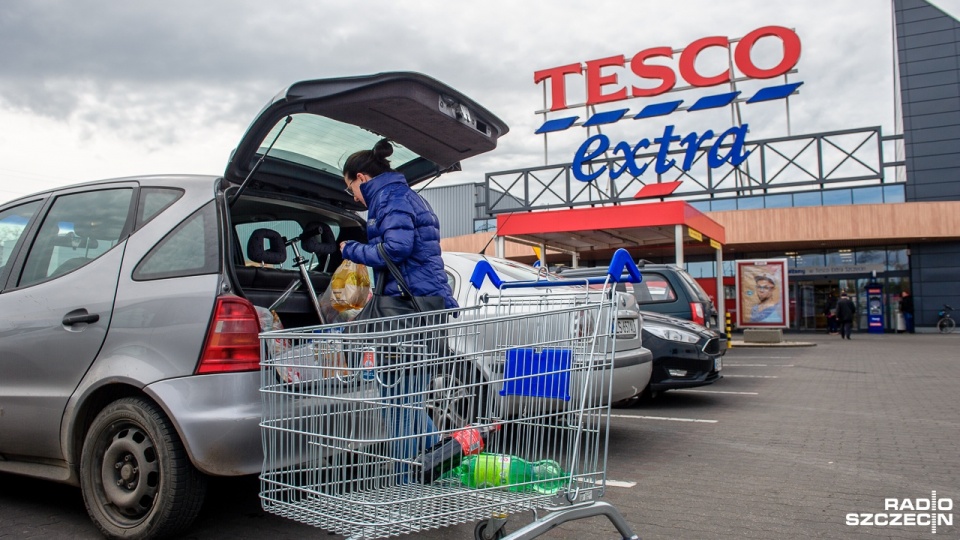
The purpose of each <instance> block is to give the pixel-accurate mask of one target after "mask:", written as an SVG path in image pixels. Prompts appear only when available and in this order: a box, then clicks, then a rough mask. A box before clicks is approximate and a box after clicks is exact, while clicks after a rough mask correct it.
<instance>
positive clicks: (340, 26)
mask: <svg viewBox="0 0 960 540" xmlns="http://www.w3.org/2000/svg"><path fill="white" fill-rule="evenodd" d="M889 9H890V8H889V4H888V3H887V2H877V3H870V4H864V3H863V2H861V1H855V0H810V1H807V2H794V1H790V0H776V1H771V2H762V3H761V2H756V1H750V0H731V1H730V2H724V3H716V2H713V1H707V0H685V1H684V2H674V3H672V4H662V3H661V4H651V3H648V2H634V1H625V0H619V1H617V0H597V1H596V2H593V3H591V4H590V5H584V4H583V3H582V2H577V1H574V0H551V1H529V2H515V1H513V0H487V1H485V2H469V3H467V2H462V3H460V2H458V3H453V2H441V1H437V0H415V1H404V2H396V1H395V0H394V1H389V2H388V1H379V0H377V1H363V2H335V1H325V0H308V1H307V0H277V1H274V2H269V3H265V2H262V1H252V0H203V1H197V0H166V1H163V2H160V1H149V0H143V1H126V2H117V1H113V0H110V1H108V0H5V1H4V2H3V7H2V10H0V51H2V53H3V54H0V108H4V109H10V110H17V111H21V112H26V113H30V114H35V115H37V116H39V117H43V118H46V119H54V120H56V121H58V122H62V123H69V124H70V125H71V126H74V127H77V128H78V131H79V133H81V136H85V137H96V136H97V134H98V133H103V132H104V131H109V132H112V133H115V134H117V135H119V136H121V137H123V138H124V139H127V140H133V141H138V142H142V144H143V145H144V146H145V147H146V148H149V149H153V150H154V151H158V152H159V151H162V149H163V148H165V147H168V146H170V145H176V144H178V143H179V142H180V141H182V140H183V139H184V137H186V136H187V135H188V134H190V133H192V132H193V131H195V130H197V129H201V128H202V127H203V126H211V125H217V126H220V127H222V129H223V130H225V131H229V132H232V133H236V136H237V137H238V138H239V136H240V135H241V134H242V132H243V129H244V128H245V127H246V125H247V123H248V122H249V121H250V120H251V119H252V118H253V116H254V115H255V114H256V112H257V111H258V110H259V109H260V108H261V107H262V105H263V104H264V103H265V102H266V101H267V100H268V99H269V98H270V97H271V96H273V95H274V94H275V93H276V92H277V91H278V90H280V89H281V88H282V87H283V86H285V85H287V84H289V83H291V82H294V81H297V80H303V79H310V78H321V77H330V76H342V75H354V74H361V73H372V72H378V71H388V70H414V71H422V72H425V73H428V74H430V75H432V76H435V77H437V78H439V79H441V80H443V81H445V82H447V83H449V84H451V85H453V86H454V87H456V88H459V89H461V90H463V91H464V92H465V93H468V94H470V95H472V96H474V97H476V98H478V100H479V101H481V102H482V103H484V104H485V105H486V106H488V107H489V108H490V109H491V110H493V111H494V112H495V113H496V114H497V115H498V116H500V117H501V118H502V119H503V120H505V121H506V122H507V123H508V124H510V125H511V127H512V132H511V133H510V134H509V135H508V136H507V137H506V138H505V139H504V140H503V142H502V145H501V147H500V148H499V149H498V150H497V151H496V152H494V153H492V154H491V155H489V156H482V157H480V158H478V159H476V160H473V161H472V162H471V163H469V164H465V167H466V168H467V170H468V171H470V173H469V174H470V175H476V177H473V176H471V178H470V179H471V180H479V179H481V174H482V172H487V171H493V170H502V169H508V168H516V167H521V166H531V165H539V164H541V163H542V160H543V157H542V153H543V150H542V147H543V142H542V139H541V138H539V137H537V136H534V135H533V130H534V129H536V127H537V126H539V124H540V122H541V121H542V118H541V117H538V116H535V115H534V114H533V113H534V111H535V110H537V109H539V108H541V106H542V102H541V100H542V97H541V96H542V89H541V88H540V87H539V86H537V85H535V84H534V83H533V73H534V71H536V70H538V69H544V68H548V67H553V66H558V65H562V64H569V63H573V62H578V61H586V60H590V59H595V58H603V57H607V56H611V55H615V54H625V55H628V57H629V56H630V55H632V54H633V53H635V52H637V51H639V50H641V49H644V48H648V47H652V46H658V45H665V46H671V47H682V46H685V45H686V44H688V43H689V42H690V41H691V40H693V39H696V38H699V37H704V36H707V35H718V34H720V35H728V36H730V37H739V36H742V35H744V34H745V33H746V32H749V31H750V30H753V29H755V28H757V27H759V26H764V25H768V24H779V25H784V26H790V27H794V28H796V29H797V31H798V32H799V33H800V35H801V38H802V40H803V44H804V53H803V57H802V59H801V65H800V71H801V73H800V75H799V76H798V77H795V78H794V80H804V81H805V85H804V87H803V88H802V89H801V94H800V95H799V96H797V97H795V98H793V99H792V100H791V107H792V109H791V114H792V118H791V121H792V124H793V126H794V131H795V132H798V131H803V132H811V131H823V130H828V129H841V128H844V127H858V126H864V125H875V124H878V123H886V122H888V119H889V118H891V117H892V107H891V103H892V87H891V86H890V85H891V84H892V76H891V74H890V70H891V66H890V61H891V51H890V43H889V41H890V29H889V19H890V13H889ZM854 10H855V11H856V12H857V15H856V16H855V17H854V16H851V15H850V12H851V11H854ZM631 106H634V105H631ZM750 114H751V115H752V116H751V122H753V123H754V124H755V126H752V132H753V130H754V129H755V130H756V133H758V134H759V133H761V132H763V131H764V129H762V128H763V125H767V126H769V127H768V128H767V130H768V131H771V132H776V131H778V130H782V129H783V128H782V127H781V126H782V125H783V120H782V117H781V116H779V115H780V113H779V112H778V111H773V110H770V111H768V110H761V109H759V108H758V109H756V111H755V112H751V113H750ZM727 118H729V115H727ZM671 120H676V121H678V122H690V123H691V124H692V125H695V124H697V122H701V120H698V119H692V120H689V119H683V118H679V117H678V118H672V119H671ZM637 126H639V124H634V125H632V126H629V128H625V129H629V130H632V133H631V134H630V135H629V137H633V138H634V139H639V138H640V137H641V136H644V133H645V132H646V131H647V130H652V131H656V130H657V129H659V128H658V127H656V125H655V124H649V125H643V126H642V127H637ZM708 127H709V128H712V129H718V128H719V129H723V128H725V127H726V126H720V125H717V126H714V125H712V124H711V125H700V126H699V128H698V129H700V130H701V131H702V130H703V129H706V128H708ZM568 139H570V138H569V137H568ZM563 142H564V139H563V138H561V137H558V138H556V139H555V141H552V142H551V147H552V148H555V149H556V150H557V154H556V155H554V154H553V153H552V157H555V158H556V159H555V161H569V157H563V156H564V154H563V153H562V152H561V148H562V147H563ZM474 171H475V172H474ZM466 175H467V173H466V172H465V173H462V176H466Z"/></svg>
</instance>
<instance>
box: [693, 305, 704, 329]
mask: <svg viewBox="0 0 960 540" xmlns="http://www.w3.org/2000/svg"><path fill="white" fill-rule="evenodd" d="M690 315H691V319H692V320H693V322H695V323H697V324H704V322H705V319H704V318H703V305H702V304H700V303H698V302H690Z"/></svg>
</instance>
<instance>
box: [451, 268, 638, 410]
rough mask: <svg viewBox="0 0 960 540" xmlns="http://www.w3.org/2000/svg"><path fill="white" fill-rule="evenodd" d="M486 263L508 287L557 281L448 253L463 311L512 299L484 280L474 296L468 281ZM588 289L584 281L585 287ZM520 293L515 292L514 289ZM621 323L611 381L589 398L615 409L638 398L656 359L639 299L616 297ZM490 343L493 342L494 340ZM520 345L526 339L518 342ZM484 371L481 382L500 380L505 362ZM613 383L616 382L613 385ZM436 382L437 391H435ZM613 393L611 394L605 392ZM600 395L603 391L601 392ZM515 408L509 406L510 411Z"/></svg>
mask: <svg viewBox="0 0 960 540" xmlns="http://www.w3.org/2000/svg"><path fill="white" fill-rule="evenodd" d="M481 260H485V261H486V262H487V263H489V264H490V266H491V268H492V269H493V270H494V272H496V274H497V275H498V276H499V278H500V279H502V280H503V281H505V282H508V281H526V282H534V281H541V282H543V283H546V284H549V283H550V282H552V281H555V280H556V279H557V277H555V276H553V275H551V274H548V273H545V272H541V271H539V270H538V269H537V268H534V267H532V266H529V265H526V264H522V263H518V262H516V261H510V260H506V259H499V258H496V257H486V256H483V255H478V254H476V253H457V252H446V253H444V254H443V262H444V267H445V269H446V271H447V278H448V281H449V282H450V285H451V288H452V289H453V292H454V294H455V295H456V297H457V301H458V302H459V304H460V305H461V306H473V305H476V304H477V299H478V298H479V297H481V296H483V295H492V296H498V295H500V294H506V295H508V296H509V293H510V291H511V290H508V291H498V290H497V288H496V287H495V286H494V285H493V284H492V283H490V281H489V280H485V281H484V282H483V285H482V286H481V288H480V290H476V289H475V287H474V286H473V285H472V284H471V282H470V280H471V277H472V274H473V271H474V269H475V267H476V266H477V263H478V262H479V261H481ZM584 283H586V281H584ZM512 291H516V289H512ZM536 294H537V295H543V297H544V298H545V299H546V300H547V301H548V302H549V298H550V296H551V295H566V294H570V291H569V287H555V288H553V289H551V288H548V287H544V288H542V289H540V290H538V292H537V293H536ZM618 302H619V303H620V305H619V306H618V308H617V310H618V322H617V337H616V351H614V353H613V355H612V361H611V363H610V366H611V368H612V369H610V370H604V372H605V373H606V374H608V375H609V377H608V378H606V379H605V380H596V381H592V384H591V386H594V387H595V388H594V389H593V390H592V391H591V392H590V395H591V396H594V397H597V398H599V397H600V396H603V397H604V398H603V399H606V400H608V401H610V402H611V403H617V402H620V401H624V400H627V399H630V398H632V397H634V396H636V395H638V394H640V393H641V392H642V391H643V390H644V388H646V387H647V385H648V384H649V382H650V377H651V374H652V370H653V353H652V352H651V351H650V350H649V349H647V348H646V347H644V346H643V343H642V337H641V332H640V329H641V328H642V326H643V318H642V317H641V315H640V313H639V311H638V310H637V302H636V299H635V298H634V297H633V296H632V295H629V294H625V293H621V294H619V295H618ZM485 330H486V331H487V332H490V333H492V331H493V330H496V329H495V328H485ZM501 333H507V329H502V332H501ZM490 339H492V336H491V338H490ZM520 339H522V338H520ZM611 345H612V344H609V343H606V342H603V343H599V344H598V346H599V350H602V351H605V352H606V354H607V355H610V354H611V352H610V350H609V349H611V348H612V347H611ZM481 363H482V364H483V365H482V366H480V367H481V370H482V371H483V374H482V379H483V380H488V381H489V380H496V379H500V378H501V377H502V371H503V364H502V361H500V362H494V361H484V362H481ZM610 378H612V381H611V380H610ZM436 386H437V384H436V382H435V383H434V387H436ZM580 386H581V385H580V384H572V385H571V387H572V388H578V387H580ZM608 388H609V391H608V390H607V389H608ZM601 389H602V390H601ZM511 405H512V404H505V405H504V406H505V407H507V408H513V407H511Z"/></svg>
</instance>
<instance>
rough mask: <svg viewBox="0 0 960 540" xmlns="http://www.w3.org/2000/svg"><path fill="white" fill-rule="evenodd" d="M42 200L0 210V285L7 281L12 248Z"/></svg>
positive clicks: (11, 262) (21, 235)
mask: <svg viewBox="0 0 960 540" xmlns="http://www.w3.org/2000/svg"><path fill="white" fill-rule="evenodd" d="M42 203H43V201H33V202H29V203H27V204H21V205H19V206H15V207H13V208H8V209H6V210H4V211H2V212H0V287H2V286H3V284H4V283H5V282H6V281H7V275H9V273H10V267H11V266H12V265H13V261H12V257H13V253H14V249H15V248H16V246H17V244H18V243H19V242H20V239H21V238H22V237H23V233H24V231H26V230H27V224H28V223H30V218H32V217H33V215H34V214H36V213H37V210H38V209H39V208H40V205H41V204H42Z"/></svg>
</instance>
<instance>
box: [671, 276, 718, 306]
mask: <svg viewBox="0 0 960 540" xmlns="http://www.w3.org/2000/svg"><path fill="white" fill-rule="evenodd" d="M677 273H678V274H680V279H682V280H683V282H684V283H686V284H687V286H688V287H689V289H690V292H691V293H693V295H694V296H696V297H697V298H699V299H700V301H701V302H710V295H708V294H707V291H705V290H703V287H701V286H700V284H699V283H697V280H695V279H693V276H691V275H690V274H688V273H686V272H685V271H683V270H679V271H678V272H677Z"/></svg>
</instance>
